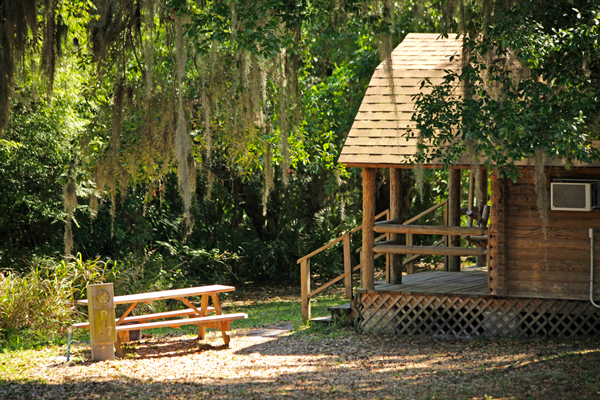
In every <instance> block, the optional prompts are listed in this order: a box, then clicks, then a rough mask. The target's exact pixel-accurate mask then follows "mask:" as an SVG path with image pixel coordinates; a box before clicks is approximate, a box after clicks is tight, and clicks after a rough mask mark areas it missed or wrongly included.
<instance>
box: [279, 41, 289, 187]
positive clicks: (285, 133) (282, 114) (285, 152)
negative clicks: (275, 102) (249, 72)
mask: <svg viewBox="0 0 600 400" xmlns="http://www.w3.org/2000/svg"><path fill="white" fill-rule="evenodd" d="M286 59H287V57H286V54H285V50H284V51H282V52H281V53H280V54H279V68H278V69H279V116H278V118H279V134H280V136H279V145H280V150H281V156H282V159H283V160H282V163H281V169H282V171H281V172H282V177H283V184H284V185H287V184H288V170H289V168H290V147H289V146H290V143H289V126H288V74H287V66H286Z"/></svg>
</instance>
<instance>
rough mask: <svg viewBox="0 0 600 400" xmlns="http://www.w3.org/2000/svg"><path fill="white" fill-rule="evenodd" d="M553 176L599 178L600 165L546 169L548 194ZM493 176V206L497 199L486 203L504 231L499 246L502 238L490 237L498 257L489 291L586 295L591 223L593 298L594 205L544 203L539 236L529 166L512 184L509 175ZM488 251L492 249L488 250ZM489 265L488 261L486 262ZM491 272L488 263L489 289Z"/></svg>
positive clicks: (599, 252) (598, 214)
mask: <svg viewBox="0 0 600 400" xmlns="http://www.w3.org/2000/svg"><path fill="white" fill-rule="evenodd" d="M557 178H561V179H600V169H599V168H572V169H571V170H566V169H564V168H551V169H547V170H546V190H547V191H548V196H550V182H551V180H552V179H557ZM497 181H498V182H497V183H496V184H495V185H494V184H493V185H492V202H494V200H499V207H498V204H496V205H494V204H492V212H494V210H496V212H497V214H498V215H496V220H499V223H500V225H501V226H500V227H501V229H503V230H504V235H502V232H501V233H500V236H501V237H502V238H503V240H504V244H503V245H502V240H501V241H499V242H496V246H498V247H499V248H500V250H501V251H500V252H499V254H500V255H501V256H502V257H500V260H499V261H500V262H497V263H496V265H497V266H499V267H500V269H499V270H498V271H496V272H497V273H496V276H497V278H498V279H497V282H496V284H497V287H498V289H500V290H499V291H498V293H493V292H492V294H498V295H505V296H509V297H534V298H553V299H573V300H588V299H589V289H590V239H589V229H590V228H595V229H596V235H595V237H596V239H595V243H594V248H595V257H594V265H595V268H594V298H595V299H596V300H600V210H593V211H587V212H585V211H552V210H550V205H548V225H547V229H546V237H544V232H543V223H542V219H541V218H540V213H539V212H538V207H537V195H536V190H535V185H534V179H533V168H531V169H526V170H523V171H522V177H521V178H520V179H519V180H518V181H517V183H513V182H512V181H511V180H499V179H498V180H497ZM498 192H499V193H498ZM549 198H550V197H549ZM498 211H500V212H498ZM498 217H499V218H498ZM493 222H494V221H493V220H492V223H493ZM496 232H498V229H496ZM502 238H501V239H502ZM497 239H498V238H497ZM490 243H491V244H493V243H494V241H493V234H491V235H490ZM491 253H492V254H494V253H493V251H492V252H491ZM496 254H498V252H497V253H496ZM492 264H493V263H492V262H490V267H491V266H492ZM492 275H493V271H492V268H491V270H490V288H492V284H493V279H492Z"/></svg>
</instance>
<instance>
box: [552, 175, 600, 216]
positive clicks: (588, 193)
mask: <svg viewBox="0 0 600 400" xmlns="http://www.w3.org/2000/svg"><path fill="white" fill-rule="evenodd" d="M599 184H600V181H595V180H594V181H592V180H584V179H581V180H576V179H572V180H560V181H554V182H552V183H551V184H550V193H551V200H550V204H551V206H550V208H551V209H552V210H558V211H591V210H593V209H594V208H599V207H600V199H599V196H600V192H599V190H598V189H599V186H600V185H599Z"/></svg>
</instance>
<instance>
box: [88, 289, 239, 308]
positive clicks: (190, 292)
mask: <svg viewBox="0 0 600 400" xmlns="http://www.w3.org/2000/svg"><path fill="white" fill-rule="evenodd" d="M234 290H235V287H234V286H225V285H210V286H196V287H192V288H185V289H172V290H162V291H160V292H149V293H138V294H128V295H125V296H115V297H114V303H115V305H117V304H127V303H141V302H146V301H155V300H165V299H179V298H184V297H190V296H201V295H204V294H215V293H224V292H233V291H234ZM77 304H80V305H87V304H88V301H87V299H84V300H77Z"/></svg>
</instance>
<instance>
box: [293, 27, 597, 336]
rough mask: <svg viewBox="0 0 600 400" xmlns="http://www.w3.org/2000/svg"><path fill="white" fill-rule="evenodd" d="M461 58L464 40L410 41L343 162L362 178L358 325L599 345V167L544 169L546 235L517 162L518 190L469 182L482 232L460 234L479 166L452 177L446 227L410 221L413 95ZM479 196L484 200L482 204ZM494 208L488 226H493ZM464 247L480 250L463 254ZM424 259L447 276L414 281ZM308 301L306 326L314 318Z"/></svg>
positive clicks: (481, 180) (529, 177)
mask: <svg viewBox="0 0 600 400" xmlns="http://www.w3.org/2000/svg"><path fill="white" fill-rule="evenodd" d="M461 51H462V40H461V39H459V38H458V37H457V36H456V35H449V37H447V38H442V37H440V35H438V34H409V35H408V36H406V38H405V39H404V40H403V42H402V43H401V44H400V45H399V46H398V47H397V48H396V49H395V50H394V51H393V52H392V61H393V85H392V84H391V83H392V82H391V80H390V77H389V76H388V75H386V72H385V68H384V65H383V63H382V64H381V65H379V67H378V68H377V69H376V71H375V73H374V75H373V77H372V79H371V82H370V84H369V87H368V89H367V92H366V94H365V97H364V99H363V102H362V104H361V107H360V109H359V112H358V114H357V116H356V118H355V121H354V124H353V126H352V128H351V130H350V132H349V134H348V137H347V139H346V141H345V144H344V147H343V149H342V151H341V155H340V157H339V162H340V163H342V164H345V165H346V166H347V167H353V168H361V169H362V176H363V224H362V249H361V260H360V265H358V266H355V267H353V266H351V265H350V266H347V267H346V269H345V280H346V284H347V286H348V279H350V284H351V277H350V278H348V275H349V274H351V272H352V270H360V277H361V283H360V288H359V289H358V290H357V291H356V293H355V294H353V296H352V297H353V300H352V306H351V312H352V315H353V320H354V323H355V326H356V328H357V329H358V330H359V331H361V332H365V333H372V334H427V335H438V336H451V337H474V336H480V335H481V336H488V337H494V336H505V337H506V336H509V337H540V336H542V337H585V336H595V335H598V334H599V332H600V329H599V328H600V310H599V309H598V308H597V305H596V304H595V303H594V301H596V302H598V303H600V278H596V277H600V267H598V265H599V264H600V251H598V252H594V248H598V244H599V243H598V239H597V238H595V236H594V232H595V230H598V229H600V208H596V207H598V206H600V204H598V198H599V193H598V189H599V188H598V182H600V164H599V163H594V164H589V165H581V164H577V165H574V166H572V167H571V168H569V169H567V168H565V166H564V165H563V164H562V162H561V161H560V160H548V161H547V162H546V165H545V177H546V186H547V188H546V189H547V191H548V194H549V197H550V198H551V202H550V204H549V205H548V210H547V224H546V225H545V227H544V226H543V225H544V224H543V222H542V219H541V218H540V212H539V210H538V206H537V195H536V191H535V185H534V181H533V170H534V167H533V163H532V161H531V160H523V161H520V162H519V163H518V165H519V168H520V170H521V174H522V175H521V177H520V178H518V180H517V181H516V182H513V181H512V180H508V179H501V178H500V177H499V176H498V174H497V173H496V171H494V170H493V169H490V171H489V172H488V170H487V169H485V168H480V169H479V173H477V174H471V184H470V187H471V190H470V193H469V201H468V203H469V208H472V210H471V211H472V212H474V214H471V215H472V216H473V217H474V218H475V221H474V222H475V223H474V224H471V223H469V225H474V226H460V224H461V212H460V208H461V194H460V176H461V170H473V166H472V165H471V163H470V162H469V161H465V163H463V164H460V165H454V166H452V167H451V168H450V170H449V188H448V200H447V202H446V204H445V207H446V216H445V223H444V226H420V225H413V224H412V222H413V220H414V218H413V219H411V220H410V221H402V220H401V215H402V214H403V210H402V209H401V205H402V204H403V203H405V202H404V201H403V200H404V199H403V190H402V173H403V170H404V169H407V168H412V167H413V165H414V160H413V157H414V155H415V152H416V149H417V147H416V146H417V138H416V137H414V136H410V134H409V129H410V128H414V127H415V123H414V122H413V121H412V120H411V118H412V116H413V114H414V112H415V103H414V99H413V95H414V94H416V93H419V91H423V90H428V88H427V87H421V82H422V81H423V80H424V79H429V80H430V81H431V83H432V84H436V83H439V82H441V80H442V79H443V77H444V76H445V74H446V72H445V71H446V70H453V69H457V68H460V64H459V58H460V57H459V56H460V54H461ZM452 56H454V57H452ZM424 167H426V168H441V167H442V166H441V165H436V164H429V165H425V166H424ZM378 169H389V180H390V193H389V196H390V209H389V212H388V214H387V215H389V217H388V219H387V220H385V221H379V222H376V221H375V219H376V218H375V217H376V216H375V196H376V186H375V178H376V173H377V170H378ZM475 180H476V182H475ZM488 182H491V184H490V189H491V190H490V192H491V196H490V198H489V199H488V198H487V193H488ZM474 187H479V190H478V192H479V193H482V194H481V195H480V196H479V197H481V198H479V199H477V204H475V203H474V199H473V197H474V195H473V188H474ZM486 206H488V207H489V218H485V217H484V214H485V213H486V212H487V208H486ZM477 210H478V211H479V212H478V213H477V212H475V211H477ZM484 210H486V211H484ZM477 222H479V224H478V223H477ZM478 225H479V226H478ZM378 233H384V234H386V235H387V236H386V237H385V239H386V240H385V241H383V242H379V243H376V234H378ZM413 234H438V235H444V241H443V242H442V243H440V244H441V245H440V246H413V245H412V243H411V240H410V237H412V235H413ZM596 236H600V235H596ZM461 237H462V238H465V237H466V238H467V239H471V240H470V241H468V242H469V243H474V244H476V245H477V246H466V247H461V246H460V244H461ZM402 243H404V244H402ZM344 246H345V247H346V241H345V242H344ZM344 251H345V252H347V250H346V249H345V250H344ZM382 254H385V255H386V256H387V257H388V262H387V264H386V265H387V267H386V273H385V280H382V281H376V280H375V277H374V259H375V258H376V257H377V256H378V255H382ZM415 254H417V255H419V254H421V255H423V254H431V255H442V256H445V257H446V263H445V270H444V271H428V272H421V273H416V274H412V270H411V269H409V268H407V263H406V260H403V258H404V257H411V255H415ZM461 256H462V257H464V256H478V257H479V259H480V260H481V265H482V266H483V268H482V269H481V270H480V271H478V272H468V271H467V270H466V269H463V268H461V259H460V257H461ZM300 261H303V285H304V286H303V288H304V289H303V291H304V292H306V293H309V290H307V288H306V285H307V284H308V288H310V272H309V270H308V265H309V264H308V259H301V260H299V263H300ZM345 264H347V262H346V261H345ZM594 276H595V277H594ZM340 279H341V278H340ZM307 281H308V283H307ZM592 288H593V289H592ZM304 292H303V293H304ZM347 292H348V290H347ZM303 300H304V298H303ZM307 300H308V303H306V302H304V301H303V312H304V311H305V309H306V308H307V307H308V314H306V313H303V316H304V317H305V319H306V318H307V317H308V318H309V314H310V299H309V298H308V297H307Z"/></svg>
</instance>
